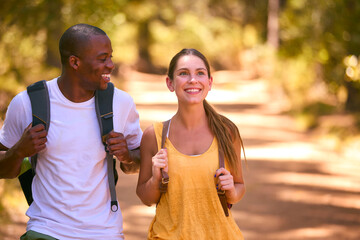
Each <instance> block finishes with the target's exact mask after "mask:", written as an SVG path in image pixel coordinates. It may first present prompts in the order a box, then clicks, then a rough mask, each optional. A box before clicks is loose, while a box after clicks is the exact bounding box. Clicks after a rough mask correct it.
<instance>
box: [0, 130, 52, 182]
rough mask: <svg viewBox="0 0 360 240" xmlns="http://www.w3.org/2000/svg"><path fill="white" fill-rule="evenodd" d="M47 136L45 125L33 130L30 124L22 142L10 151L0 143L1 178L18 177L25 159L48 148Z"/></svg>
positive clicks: (21, 139)
mask: <svg viewBox="0 0 360 240" xmlns="http://www.w3.org/2000/svg"><path fill="white" fill-rule="evenodd" d="M46 135H47V132H46V130H45V127H44V125H42V124H39V125H37V126H35V127H33V128H32V127H31V124H30V125H29V126H28V127H27V128H26V129H25V131H24V133H23V135H22V136H21V138H20V140H19V141H18V142H17V143H16V144H15V145H14V146H12V147H11V148H10V149H8V148H7V147H5V146H4V145H3V144H1V143H0V178H15V177H17V176H18V174H19V172H20V169H21V163H22V161H23V159H24V158H25V157H29V156H33V155H34V154H36V153H38V152H39V151H41V150H43V149H44V148H45V147H46V145H45V143H46Z"/></svg>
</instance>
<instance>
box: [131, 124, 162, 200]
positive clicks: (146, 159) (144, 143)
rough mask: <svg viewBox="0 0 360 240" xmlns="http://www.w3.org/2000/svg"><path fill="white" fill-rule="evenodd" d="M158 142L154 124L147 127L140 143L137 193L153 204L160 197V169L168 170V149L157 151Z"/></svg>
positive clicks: (142, 198)
mask: <svg viewBox="0 0 360 240" xmlns="http://www.w3.org/2000/svg"><path fill="white" fill-rule="evenodd" d="M157 149H158V147H157V142H156V137H155V132H154V128H153V126H151V127H149V128H147V129H146V130H145V131H144V134H143V136H142V139H141V144H140V156H141V162H140V172H139V179H138V184H137V188H136V194H137V195H138V197H139V198H140V199H141V201H142V202H143V203H144V204H146V205H148V206H151V205H152V204H156V203H157V202H158V201H159V199H160V195H161V194H160V190H159V184H160V181H161V172H160V169H161V168H164V170H165V171H167V152H166V149H161V150H160V151H159V152H158V151H157Z"/></svg>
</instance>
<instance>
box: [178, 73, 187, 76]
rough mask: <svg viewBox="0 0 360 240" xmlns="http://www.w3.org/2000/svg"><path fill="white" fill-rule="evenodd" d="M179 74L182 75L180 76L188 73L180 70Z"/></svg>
mask: <svg viewBox="0 0 360 240" xmlns="http://www.w3.org/2000/svg"><path fill="white" fill-rule="evenodd" d="M179 75H180V76H184V75H187V72H180V73H179Z"/></svg>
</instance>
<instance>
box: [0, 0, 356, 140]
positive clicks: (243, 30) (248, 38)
mask: <svg viewBox="0 0 360 240" xmlns="http://www.w3.org/2000/svg"><path fill="white" fill-rule="evenodd" d="M359 17H360V3H359V2H358V1H357V0H344V1H336V0H319V1H311V0H253V1H239V0H202V1H193V0H182V1H175V0H167V1H163V0H93V1H72V0H52V1H47V0H18V1H1V3H0V33H1V34H0V62H1V65H0V117H1V119H4V115H5V111H6V107H7V105H8V103H9V101H10V100H11V98H12V97H13V96H14V95H15V94H16V93H18V92H19V91H20V90H23V89H25V87H26V86H27V85H28V84H30V83H32V82H35V81H37V80H40V79H50V78H53V77H54V76H57V75H59V74H60V61H59V54H58V41H59V38H60V36H61V34H62V33H63V32H64V31H65V30H66V29H67V28H68V27H69V26H71V25H73V24H76V23H89V24H93V25H96V26H99V27H100V28H102V29H104V30H105V31H106V32H107V33H108V35H109V37H110V38H111V40H112V44H113V48H114V58H113V59H114V62H115V64H116V70H115V71H114V75H117V76H118V77H120V78H121V77H124V76H123V74H124V72H126V71H125V70H126V69H133V70H137V71H140V72H147V73H158V74H164V73H165V72H166V67H167V64H168V62H169V60H170V58H171V57H172V56H173V55H174V53H176V52H177V51H179V50H180V49H182V48H184V47H193V48H197V49H199V50H200V51H202V52H203V53H204V54H205V55H206V56H207V57H208V58H209V60H210V62H211V63H212V67H213V71H219V70H242V71H246V72H248V73H249V75H248V77H249V78H257V77H264V78H266V79H267V80H268V81H271V85H272V86H273V87H274V88H276V89H277V90H278V91H279V94H282V95H283V96H286V98H287V99H288V100H289V104H290V105H289V113H291V114H292V115H294V116H296V117H297V118H298V119H299V122H300V124H299V127H301V128H302V129H303V130H308V129H312V128H315V127H316V126H317V125H318V123H319V121H318V120H319V116H322V115H328V114H348V115H351V118H352V119H353V120H352V123H353V124H352V125H353V126H355V127H357V128H358V127H359V125H360V124H359V122H360V120H359V119H360V117H359V112H360V107H359V106H360V94H359V91H360V63H359V51H360V25H359V24H358V23H357V19H359ZM332 131H337V133H339V134H341V135H343V136H349V135H352V134H353V133H354V132H355V131H356V128H345V129H332Z"/></svg>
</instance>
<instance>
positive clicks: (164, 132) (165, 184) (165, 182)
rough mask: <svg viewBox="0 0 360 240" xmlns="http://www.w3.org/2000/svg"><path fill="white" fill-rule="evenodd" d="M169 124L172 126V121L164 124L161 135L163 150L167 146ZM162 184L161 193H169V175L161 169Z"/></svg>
mask: <svg viewBox="0 0 360 240" xmlns="http://www.w3.org/2000/svg"><path fill="white" fill-rule="evenodd" d="M169 124H170V120H167V121H165V122H163V129H162V134H161V148H164V145H165V140H166V135H167V132H168V130H169ZM161 176H162V178H161V182H160V186H159V189H160V193H166V191H167V187H168V184H169V180H170V179H169V175H168V174H167V172H165V171H164V170H163V169H161Z"/></svg>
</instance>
